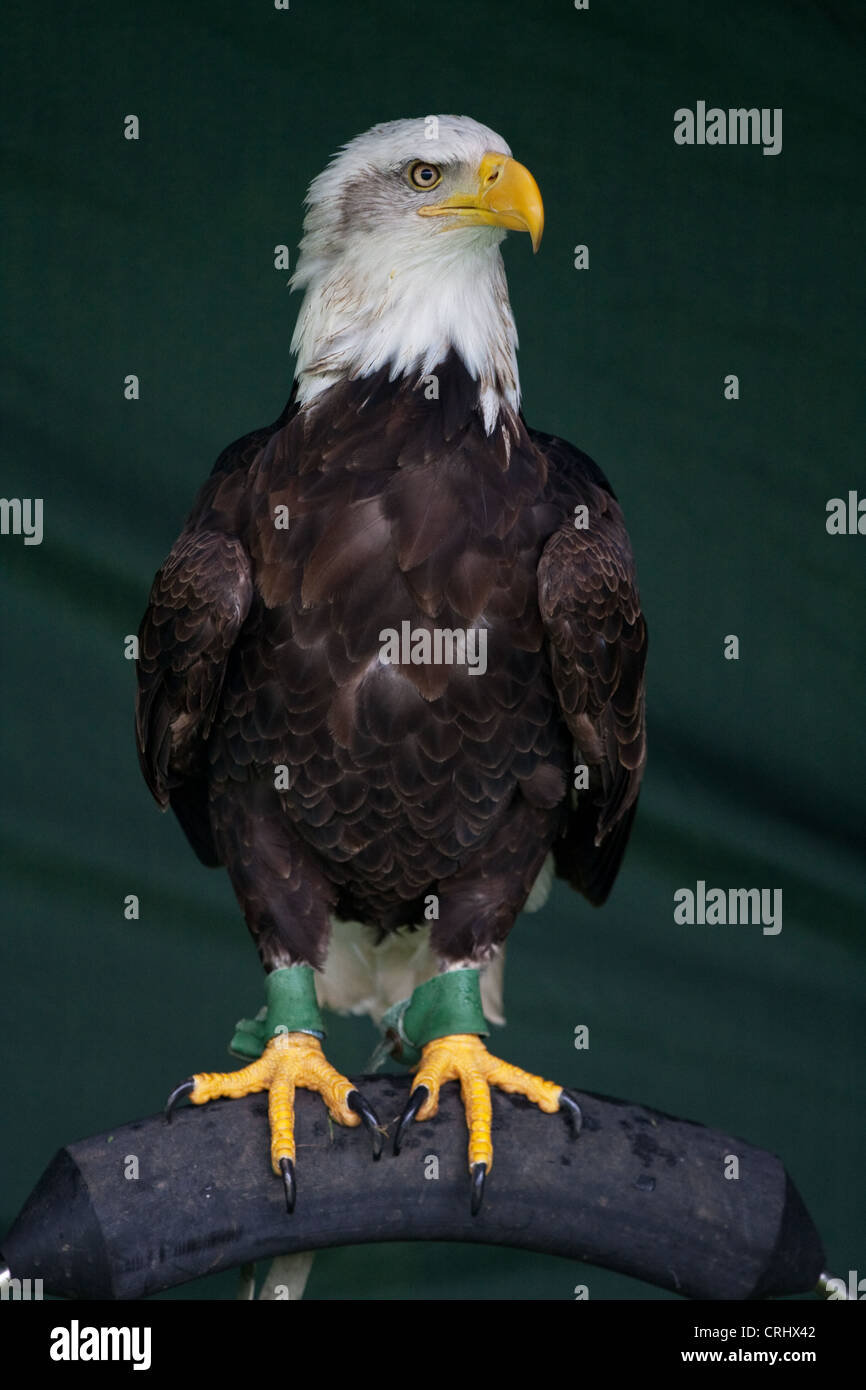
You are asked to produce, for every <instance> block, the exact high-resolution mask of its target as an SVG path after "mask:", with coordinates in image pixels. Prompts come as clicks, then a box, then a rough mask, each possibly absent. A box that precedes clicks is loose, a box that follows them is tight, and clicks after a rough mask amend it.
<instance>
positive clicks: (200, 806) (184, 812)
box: [135, 529, 253, 864]
mask: <svg viewBox="0 0 866 1390" xmlns="http://www.w3.org/2000/svg"><path fill="white" fill-rule="evenodd" d="M252 593H253V581H252V576H251V563H250V557H249V555H248V554H247V552H246V550H245V549H244V547H243V545H242V544H241V542H240V541H239V540H238V538H237V537H236V536H232V535H227V534H225V533H223V532H220V531H216V530H208V529H203V530H198V529H195V530H186V531H184V532H183V534H182V535H181V536H180V537H179V539H178V540H177V541H176V542H175V544H174V546H173V548H172V550H171V553H170V555H169V557H168V559H167V560H166V562H165V564H164V565H163V567H162V569H161V570H160V571H159V572H158V574H157V576H156V578H155V579H154V581H153V588H152V589H151V592H150V601H149V603H148V607H147V612H146V613H145V615H144V618H143V619H142V623H141V627H140V629H139V635H138V696H137V699H136V706H135V728H136V734H137V736H138V755H139V761H140V763H141V768H142V771H143V773H144V776H145V780H146V782H147V785H148V786H149V787H150V790H151V791H152V792H153V795H154V796H155V797H156V800H157V801H158V802H159V804H160V806H162V807H163V809H164V808H165V807H166V806H168V804H169V802H171V806H172V809H173V810H174V812H175V814H176V815H177V817H178V820H179V821H180V823H181V825H182V826H183V828H184V830H185V831H186V833H187V836H188V837H189V840H190V842H191V843H192V846H193V848H194V849H195V851H196V853H197V854H198V855H199V857H200V858H202V859H203V860H204V862H205V863H207V864H216V863H218V862H219V861H218V859H217V854H216V849H215V847H214V844H213V838H212V835H211V831H210V823H209V820H208V816H207V801H206V779H205V766H204V745H205V742H206V740H207V737H208V734H209V733H210V730H211V726H212V724H213V720H214V716H215V714H216V711H217V706H218V704H219V697H220V692H221V690H222V685H223V680H224V677H225V671H226V663H227V661H228V657H229V653H230V652H231V649H232V647H233V646H234V643H235V640H236V638H237V635H238V633H239V632H240V629H241V627H242V626H243V623H244V620H245V618H246V616H247V613H248V612H249V607H250V602H251V599H252Z"/></svg>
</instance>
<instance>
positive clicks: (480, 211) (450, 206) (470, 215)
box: [418, 153, 544, 251]
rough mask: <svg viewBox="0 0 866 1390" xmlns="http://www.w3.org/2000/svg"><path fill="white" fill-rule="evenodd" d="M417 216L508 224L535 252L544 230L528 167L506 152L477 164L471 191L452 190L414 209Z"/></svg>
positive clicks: (541, 213)
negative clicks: (524, 236) (525, 236)
mask: <svg viewBox="0 0 866 1390" xmlns="http://www.w3.org/2000/svg"><path fill="white" fill-rule="evenodd" d="M418 215H419V217H456V218H458V219H459V220H460V222H462V223H463V224H464V225H465V224H467V223H468V224H469V225H470V226H477V225H481V226H487V227H510V228H511V229H512V230H513V231H517V232H528V233H529V235H530V237H531V238H532V249H533V251H537V250H538V247H539V244H540V242H541V234H542V232H543V231H544V204H543V203H542V201H541V194H540V192H539V191H538V184H537V183H536V182H535V179H534V178H533V177H532V175H531V174H530V172H529V170H528V169H526V168H524V166H523V165H522V164H518V162H517V160H516V159H512V158H511V156H510V155H507V154H492V153H488V154H486V155H485V156H484V158H483V159H482V161H481V163H480V164H479V166H478V188H477V191H476V192H474V193H455V194H453V195H452V196H451V197H450V198H444V199H443V200H442V202H441V203H428V204H427V206H426V207H423V208H419V209H418Z"/></svg>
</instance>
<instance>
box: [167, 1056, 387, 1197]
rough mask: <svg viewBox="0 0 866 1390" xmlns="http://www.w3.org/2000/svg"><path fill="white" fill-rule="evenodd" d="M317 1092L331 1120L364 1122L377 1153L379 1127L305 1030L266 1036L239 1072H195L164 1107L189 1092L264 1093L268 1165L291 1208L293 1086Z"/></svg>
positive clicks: (212, 1096)
mask: <svg viewBox="0 0 866 1390" xmlns="http://www.w3.org/2000/svg"><path fill="white" fill-rule="evenodd" d="M298 1086H303V1087H305V1088H306V1089H307V1090H308V1091H318V1093H319V1095H320V1096H321V1097H322V1099H323V1100H324V1102H325V1104H326V1105H327V1107H328V1111H329V1112H330V1115H331V1117H332V1119H334V1120H336V1121H337V1122H338V1123H339V1124H341V1125H348V1126H349V1127H350V1128H351V1127H354V1126H356V1125H359V1124H362V1123H363V1124H364V1125H365V1126H366V1128H367V1129H368V1130H369V1132H370V1134H371V1136H372V1140H373V1157H374V1158H379V1157H380V1155H381V1153H382V1135H383V1132H384V1131H383V1130H382V1128H381V1126H380V1125H379V1121H378V1120H377V1119H376V1116H375V1115H374V1113H373V1111H372V1110H371V1109H370V1106H369V1105H368V1104H367V1102H366V1101H365V1100H364V1098H363V1096H362V1095H361V1093H360V1091H359V1090H358V1089H357V1088H356V1087H355V1086H353V1085H352V1083H351V1081H348V1080H347V1079H346V1077H345V1076H341V1075H340V1073H339V1072H338V1071H335V1070H334V1068H333V1067H332V1066H331V1064H330V1062H329V1061H328V1059H327V1057H326V1056H325V1054H324V1052H323V1051H322V1044H321V1043H320V1042H319V1039H318V1038H315V1037H313V1036H312V1034H311V1033H281V1034H279V1036H278V1037H276V1038H271V1040H270V1042H269V1043H268V1045H267V1047H266V1048H265V1050H264V1052H263V1053H262V1055H261V1057H259V1058H258V1060H257V1061H255V1062H251V1063H250V1065H249V1066H248V1067H243V1068H242V1069H241V1070H240V1071H230V1072H199V1073H198V1074H197V1075H195V1076H193V1077H190V1079H189V1080H188V1081H184V1082H182V1083H181V1084H180V1086H178V1087H176V1088H175V1090H173V1091H172V1093H171V1095H170V1096H169V1098H168V1102H167V1104H166V1107H165V1117H166V1119H167V1120H170V1119H171V1115H172V1110H173V1108H174V1105H175V1103H176V1102H177V1101H178V1100H180V1098H181V1096H189V1098H190V1100H191V1101H192V1103H193V1105H205V1104H206V1103H207V1101H209V1100H217V1099H219V1098H220V1097H226V1098H228V1099H230V1100H235V1099H237V1098H238V1097H239V1096H249V1095H252V1094H253V1093H254V1092H257V1091H267V1093H268V1119H269V1121H270V1128H271V1166H272V1168H273V1170H274V1172H275V1173H276V1174H278V1175H280V1174H281V1175H282V1178H283V1185H284V1187H285V1193H286V1206H287V1208H288V1210H289V1212H292V1211H294V1207H295V1089H296V1087H298Z"/></svg>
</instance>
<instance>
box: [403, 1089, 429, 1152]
mask: <svg viewBox="0 0 866 1390" xmlns="http://www.w3.org/2000/svg"><path fill="white" fill-rule="evenodd" d="M429 1094H430V1092H429V1091H428V1090H427V1087H426V1086H416V1087H415V1089H414V1091H413V1092H412V1094H411V1096H410V1097H409V1103H408V1105H407V1106H406V1109H405V1110H404V1111H403V1114H402V1115H401V1116H400V1123H399V1124H398V1126H397V1133H396V1134H395V1135H394V1153H395V1154H398V1153H399V1152H400V1147H401V1145H402V1143H403V1140H404V1139H405V1138H406V1131H407V1129H408V1128H409V1126H410V1125H411V1123H412V1121H413V1120H414V1118H415V1116H416V1115H417V1114H418V1111H419V1110H420V1109H421V1106H422V1105H423V1104H424V1102H425V1100H426V1099H427V1097H428V1096H429Z"/></svg>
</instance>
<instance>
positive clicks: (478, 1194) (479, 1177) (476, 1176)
mask: <svg viewBox="0 0 866 1390" xmlns="http://www.w3.org/2000/svg"><path fill="white" fill-rule="evenodd" d="M486 1177H487V1164H486V1163H473V1165H472V1215H473V1216H477V1215H478V1213H479V1212H480V1210H481V1203H482V1202H483V1201H484V1179H485V1178H486Z"/></svg>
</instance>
